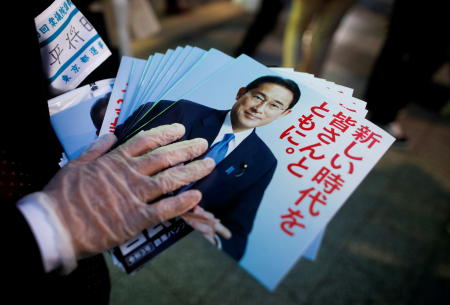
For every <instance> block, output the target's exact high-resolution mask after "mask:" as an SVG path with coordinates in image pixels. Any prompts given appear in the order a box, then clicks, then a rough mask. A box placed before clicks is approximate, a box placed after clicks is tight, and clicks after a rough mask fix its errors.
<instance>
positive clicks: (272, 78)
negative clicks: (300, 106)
mask: <svg viewBox="0 0 450 305" xmlns="http://www.w3.org/2000/svg"><path fill="white" fill-rule="evenodd" d="M265 83H271V84H277V85H280V86H282V87H284V88H286V89H288V90H289V91H291V92H292V95H293V98H292V102H291V104H290V105H289V107H288V108H287V109H292V107H294V106H295V104H297V102H298V100H299V99H300V95H301V92H300V88H299V87H298V85H297V84H296V83H295V82H294V81H293V80H290V79H287V78H282V77H280V76H276V75H266V76H261V77H259V78H257V79H255V80H254V81H252V82H251V83H249V84H248V85H247V86H246V87H245V91H246V92H248V91H250V90H252V89H255V88H258V87H259V86H261V85H262V84H265ZM287 109H286V110H287Z"/></svg>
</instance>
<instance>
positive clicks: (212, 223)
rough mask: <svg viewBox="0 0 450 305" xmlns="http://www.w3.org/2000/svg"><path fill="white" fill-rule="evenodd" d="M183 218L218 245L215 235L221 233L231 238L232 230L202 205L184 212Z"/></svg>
mask: <svg viewBox="0 0 450 305" xmlns="http://www.w3.org/2000/svg"><path fill="white" fill-rule="evenodd" d="M181 218H183V220H184V221H185V222H186V223H187V224H188V225H190V226H191V227H192V228H193V229H194V230H196V231H198V232H199V233H201V234H202V235H203V236H204V237H205V238H206V239H207V240H208V241H210V242H211V243H212V244H214V245H216V240H215V238H214V236H215V235H216V234H219V235H221V236H222V237H224V238H226V239H230V238H231V232H230V230H228V229H227V228H226V227H225V226H224V225H223V224H221V223H220V220H219V219H217V218H216V217H215V216H214V215H213V214H212V213H210V212H207V211H205V210H204V209H203V208H202V207H201V206H198V205H197V206H196V207H195V208H194V209H193V210H192V211H189V212H187V213H184V214H183V215H181Z"/></svg>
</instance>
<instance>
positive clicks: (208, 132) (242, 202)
mask: <svg viewBox="0 0 450 305" xmlns="http://www.w3.org/2000/svg"><path fill="white" fill-rule="evenodd" d="M299 98H300V89H299V88H298V86H297V84H296V83H295V82H293V81H292V80H288V79H284V78H281V77H279V76H273V75H270V76H262V77H259V78H257V79H255V80H254V81H252V82H250V83H249V84H248V85H247V86H245V87H242V88H240V89H239V90H238V92H237V94H236V101H235V103H234V105H233V106H232V108H231V109H230V110H217V109H213V108H210V107H207V106H204V105H201V104H198V103H196V102H193V101H188V100H179V101H176V102H174V101H167V100H163V101H160V102H158V103H156V104H153V105H151V103H149V104H146V105H144V106H142V108H141V109H140V110H137V111H136V112H135V113H134V114H133V115H132V116H131V117H130V118H129V121H128V122H125V123H124V125H123V126H119V127H118V129H117V131H116V135H117V136H118V137H119V139H120V138H121V137H125V136H126V135H125V134H124V131H126V130H127V129H128V130H130V129H129V127H130V125H132V124H133V122H136V119H137V116H138V114H142V113H144V112H145V111H144V110H143V109H148V108H149V107H152V109H151V111H149V112H148V113H147V114H145V115H144V116H142V118H141V119H139V124H136V125H143V127H141V128H140V129H143V130H147V129H150V128H154V127H155V126H159V125H163V124H170V123H181V124H183V125H184V126H185V128H186V133H185V136H184V137H183V138H182V139H181V140H186V139H191V138H196V137H202V138H204V139H206V140H207V141H208V144H209V147H210V148H209V151H207V152H206V153H205V154H204V155H203V157H211V158H213V159H214V160H215V162H216V168H215V169H214V170H213V172H212V173H211V174H210V175H208V176H207V177H205V178H203V179H201V180H199V181H197V182H196V183H194V184H192V185H190V186H188V187H187V188H189V189H198V190H200V191H201V193H202V201H201V202H200V204H199V205H200V207H196V208H195V209H194V210H193V211H191V212H188V213H186V214H184V215H183V216H182V218H183V220H185V221H186V222H187V223H188V224H189V225H190V226H191V227H193V228H194V229H195V230H197V231H199V232H200V233H202V234H203V235H204V236H205V237H206V238H207V239H208V240H209V241H211V242H212V243H213V244H215V245H216V246H218V247H219V248H221V249H222V250H224V251H225V252H226V253H227V254H229V255H230V256H231V257H232V258H234V259H235V260H236V261H239V260H240V259H241V258H242V256H243V255H244V252H245V248H246V244H247V238H248V235H249V233H250V231H251V229H252V226H253V222H254V219H255V216H256V212H257V210H258V207H259V204H260V202H261V199H262V197H263V195H264V191H265V189H266V187H267V186H268V184H269V183H270V181H271V179H272V176H273V174H274V172H275V169H276V166H277V160H276V158H275V156H274V155H273V153H272V152H271V151H270V149H269V147H268V146H267V145H266V144H265V143H264V142H263V141H262V140H261V138H260V137H259V136H258V135H257V134H256V131H255V128H257V127H260V126H264V125H267V124H270V123H271V122H273V121H274V120H276V119H279V118H282V117H284V116H286V115H288V114H289V113H290V112H291V111H292V107H294V105H295V104H296V103H297V101H298V99H299ZM187 188H186V187H185V188H183V189H182V190H184V189H187ZM219 220H220V222H219ZM224 227H225V228H224ZM189 230H190V228H189ZM228 230H229V231H228ZM184 235H185V234H184ZM184 235H183V236H184ZM220 235H221V236H220ZM179 238H181V236H180V237H179ZM179 238H176V237H174V238H172V241H171V242H167V243H168V245H167V247H168V246H169V243H170V244H171V243H173V242H174V241H175V240H177V239H179Z"/></svg>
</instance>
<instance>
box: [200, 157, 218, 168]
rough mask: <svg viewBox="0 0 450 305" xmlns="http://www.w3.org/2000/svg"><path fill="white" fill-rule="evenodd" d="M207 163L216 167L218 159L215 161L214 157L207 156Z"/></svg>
mask: <svg viewBox="0 0 450 305" xmlns="http://www.w3.org/2000/svg"><path fill="white" fill-rule="evenodd" d="M203 160H204V161H205V162H206V163H207V165H210V166H212V167H214V166H216V161H214V159H213V158H209V157H208V158H205V159H203Z"/></svg>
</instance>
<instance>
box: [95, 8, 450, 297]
mask: <svg viewBox="0 0 450 305" xmlns="http://www.w3.org/2000/svg"><path fill="white" fill-rule="evenodd" d="M112 2H116V6H115V7H114V5H112V4H111V3H112ZM118 2H121V1H99V2H98V3H95V2H94V4H92V5H91V6H90V8H91V9H92V10H93V11H97V12H106V11H108V10H109V12H107V13H105V16H106V19H108V18H109V20H111V19H114V13H115V12H117V10H118V8H119V9H120V5H119V6H117V3H118ZM125 2H126V1H125ZM132 2H133V1H128V7H129V8H130V3H132ZM141 2H143V3H144V4H145V3H146V4H150V5H151V7H152V10H153V13H154V16H155V17H156V20H157V21H158V22H159V24H160V30H159V31H157V32H156V33H151V32H152V29H151V28H149V29H146V28H145V27H147V26H149V24H148V22H145V21H144V22H143V23H142V27H141V29H142V31H139V27H140V23H139V22H138V21H137V20H138V18H137V17H133V14H132V13H131V15H130V18H128V21H125V23H127V24H129V23H133V22H134V25H133V26H134V27H135V28H134V30H133V28H131V26H129V28H128V29H127V30H125V31H123V27H120V26H119V28H121V29H122V33H121V34H119V35H117V33H118V31H117V30H115V28H114V27H113V26H111V25H109V28H108V31H109V33H110V35H111V36H114V35H116V37H111V40H112V41H113V42H115V46H116V48H117V50H118V53H119V54H128V55H131V56H135V57H140V58H147V57H148V56H149V55H151V54H153V53H154V52H165V51H166V50H167V49H168V48H175V47H177V46H180V45H192V46H197V47H200V48H203V49H209V48H217V49H219V50H221V51H223V52H225V53H228V54H229V55H237V54H240V53H247V54H249V55H251V56H253V57H254V58H255V59H256V60H258V61H260V62H261V63H263V64H265V65H269V66H281V65H287V66H293V67H296V68H297V69H300V70H303V71H308V72H311V73H314V74H316V76H318V77H323V78H325V79H327V80H330V81H333V82H336V83H337V84H341V85H344V86H348V87H351V88H354V89H355V92H354V96H356V97H358V98H361V99H366V98H367V99H368V101H369V109H370V110H371V113H369V116H370V117H371V118H373V120H374V121H376V123H377V124H379V125H382V126H383V127H384V128H386V129H387V130H388V131H390V132H393V133H395V134H394V135H395V136H396V137H397V138H398V139H399V141H397V142H396V143H395V144H394V145H393V147H392V148H391V149H390V150H389V151H388V152H387V154H386V155H385V156H384V157H383V159H382V160H381V161H380V162H379V163H378V165H377V166H376V167H375V168H374V169H373V170H372V172H371V173H370V174H369V175H368V177H367V178H366V179H365V180H364V181H363V182H362V184H361V185H360V186H359V187H358V188H357V190H356V191H355V192H354V194H353V195H352V196H351V197H350V199H349V200H348V201H347V203H346V204H345V205H344V206H343V208H342V209H341V210H340V211H339V212H338V213H337V215H336V216H335V217H334V219H333V220H332V221H331V223H330V224H329V226H328V228H327V231H326V234H325V238H324V241H323V244H322V247H321V249H320V252H319V255H318V258H317V260H316V261H307V260H300V261H299V262H298V264H297V265H296V266H295V267H294V268H293V270H292V271H291V272H290V273H289V274H288V276H287V277H286V278H285V279H284V280H283V281H282V283H281V284H280V286H279V287H278V288H277V289H276V290H275V291H274V292H268V291H267V290H265V289H264V288H263V287H262V286H261V285H260V284H259V283H258V282H257V281H256V280H255V279H253V278H252V277H251V276H250V275H248V274H247V273H246V272H245V271H243V270H241V269H240V268H239V267H238V266H237V265H236V264H235V263H234V261H232V260H231V259H229V258H228V257H227V256H226V255H225V254H223V253H221V252H219V251H217V250H215V249H214V248H213V247H211V246H210V245H209V244H208V242H207V241H205V240H203V238H202V237H200V236H198V235H196V234H195V233H193V234H191V235H190V236H188V237H187V238H185V239H184V240H182V241H181V242H179V243H177V244H176V245H175V246H173V247H171V248H170V249H169V250H167V251H166V252H164V253H163V254H161V255H159V256H158V257H157V258H156V259H154V260H153V261H151V262H150V263H148V264H147V265H146V267H145V268H144V269H142V270H141V271H139V272H138V273H137V274H136V275H134V276H128V275H125V274H124V273H122V272H121V271H120V270H118V269H117V268H116V267H114V266H112V263H111V261H110V260H109V258H108V260H109V263H110V265H111V266H110V273H111V275H112V285H113V286H112V295H111V304H183V305H221V304H224V305H225V304H239V305H241V304H258V305H259V304H283V305H290V304H296V305H300V304H308V305H311V304H325V305H327V304H391V305H403V304H405V305H406V304H408V305H414V304H427V305H435V304H450V99H449V84H450V72H449V63H448V59H449V48H448V41H449V38H450V34H449V28H450V27H449V26H448V24H446V22H447V21H448V10H445V9H443V5H444V4H445V1H434V0H433V1H423V2H419V1H415V0H411V1H408V0H404V1H401V3H400V1H398V0H397V3H396V1H394V0H359V1H347V0H337V1H333V0H324V1H319V0H316V1H307V0H293V1H289V0H270V1H264V0H262V2H261V1H256V0H255V1H242V0H241V1H225V0H215V1H214V0H209V1H208V0H183V1H181V0H178V1H166V0H152V1H149V0H142V1H141ZM243 2H246V4H247V5H244V3H243ZM294 2H297V3H294ZM258 3H261V4H260V6H258V5H257V4H258ZM400 4H401V5H400ZM133 5H135V3H134V4H133ZM141 5H142V3H141ZM264 5H265V7H264V10H262V7H263V6H264ZM108 6H109V9H108V8H107V7H108ZM144 6H145V5H144ZM299 7H300V9H301V11H297V12H294V11H293V10H294V9H298V8H299ZM121 9H123V7H122V8H121ZM394 11H395V12H396V13H395V14H394V15H392V14H393V12H394ZM121 12H122V13H123V11H121ZM141 13H142V12H141ZM135 14H136V12H135ZM293 15H294V16H297V18H300V17H301V18H300V21H299V19H297V23H296V24H295V22H294V21H295V20H294V21H293V18H294V17H292V16H293ZM144 16H145V14H144ZM299 16H300V17H299ZM393 16H395V17H393ZM302 18H303V19H302ZM394 18H395V19H394ZM116 22H117V20H116ZM108 24H110V21H109V22H108ZM254 24H256V25H260V26H258V27H257V28H258V29H260V30H258V31H254V32H253V33H252V32H251V28H252V25H254ZM261 25H263V26H261ZM136 26H137V27H138V30H136ZM150 27H151V26H150ZM116 28H117V27H116ZM146 30H148V31H147V32H146ZM119 32H120V31H119ZM146 33H149V34H146ZM255 35H256V36H257V37H256V36H255ZM308 52H309V53H308ZM111 76H114V75H111ZM369 87H370V88H372V89H371V90H372V92H370V90H368V88H369ZM373 92H375V93H376V94H374V93H373ZM393 126H396V127H397V128H400V133H396V132H398V130H396V129H395V130H394V129H392V128H393ZM273 263H274V264H276V263H277V262H273Z"/></svg>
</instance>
